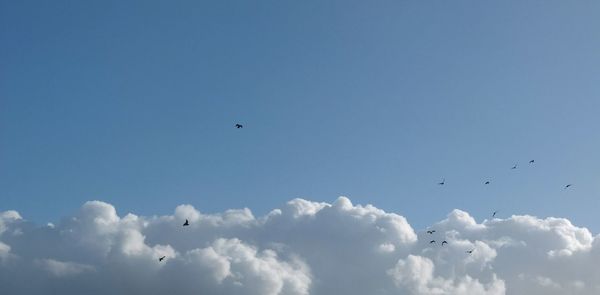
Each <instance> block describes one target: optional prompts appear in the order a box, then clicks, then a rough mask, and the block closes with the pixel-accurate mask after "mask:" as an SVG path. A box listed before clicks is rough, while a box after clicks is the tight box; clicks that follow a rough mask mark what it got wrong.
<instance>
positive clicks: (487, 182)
mask: <svg viewBox="0 0 600 295" xmlns="http://www.w3.org/2000/svg"><path fill="white" fill-rule="evenodd" d="M235 128H237V129H240V128H244V125H242V124H239V123H237V124H235ZM534 163H535V160H530V161H529V164H530V165H531V164H534ZM517 167H518V165H517V164H515V165H514V166H512V167H511V168H510V169H511V170H514V169H517ZM490 183H491V181H490V180H486V181H485V182H484V183H483V184H485V185H488V184H490ZM445 184H446V179H445V178H442V181H440V182H438V185H445ZM571 186H573V184H571V183H569V184H567V185H565V187H564V188H565V189H567V188H570V187H571ZM497 213H498V211H494V212H493V213H492V218H494V217H496V214H497ZM189 225H190V222H189V220H187V219H186V220H185V222H184V223H183V225H182V226H184V227H185V226H189ZM427 233H428V234H429V235H433V234H434V233H435V230H428V231H427ZM429 244H437V242H436V240H431V241H429ZM447 244H448V241H446V240H444V241H442V243H441V245H442V247H443V246H444V245H447ZM473 251H475V249H471V250H467V251H466V253H467V254H472V253H473ZM166 257H167V256H161V257H159V258H158V261H159V262H161V261H163V260H165V258H166Z"/></svg>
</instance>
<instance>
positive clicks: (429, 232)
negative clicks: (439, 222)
mask: <svg viewBox="0 0 600 295" xmlns="http://www.w3.org/2000/svg"><path fill="white" fill-rule="evenodd" d="M434 232H435V229H434V230H428V231H427V233H428V234H433V233H434Z"/></svg>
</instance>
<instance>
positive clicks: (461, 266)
mask: <svg viewBox="0 0 600 295" xmlns="http://www.w3.org/2000/svg"><path fill="white" fill-rule="evenodd" d="M185 219H188V220H189V221H190V224H191V225H190V226H189V227H182V226H181V224H182V223H183V221H184V220H185ZM428 229H435V230H436V232H435V233H434V234H433V235H430V234H427V233H426V232H425V231H426V230H427V229H423V230H418V231H415V230H414V229H413V228H412V227H411V225H410V224H409V223H408V221H407V220H406V219H405V218H404V217H402V216H400V215H398V214H394V213H389V212H385V211H383V210H381V209H378V208H376V207H374V206H372V205H365V206H362V205H354V204H352V202H351V201H350V200H349V199H348V198H345V197H340V198H338V199H337V200H336V201H335V202H333V203H331V204H329V203H323V202H311V201H307V200H303V199H294V200H291V201H289V202H288V203H287V204H285V205H284V206H282V207H281V208H279V209H275V210H273V211H271V212H270V213H268V214H266V215H265V216H260V217H255V216H254V215H253V214H252V212H251V211H250V210H249V209H232V210H227V211H225V212H223V213H219V214H204V213H202V212H201V211H199V210H198V209H196V208H194V207H193V206H191V205H180V206H178V207H176V208H175V210H174V212H173V214H172V215H166V216H137V215H134V214H132V213H130V214H126V215H124V216H119V215H118V214H117V210H116V209H115V208H114V207H113V206H112V205H110V204H107V203H104V202H100V201H91V202H87V203H85V204H83V206H82V207H81V208H80V209H79V211H78V212H75V213H74V214H73V215H72V216H71V217H66V218H64V219H62V220H61V221H60V222H56V223H53V224H48V225H44V226H37V225H35V224H32V223H31V222H28V221H27V220H26V219H23V218H22V217H21V216H20V214H19V213H18V212H16V211H6V212H0V293H2V294H25V295H28V294H49V293H52V294H65V295H69V294H133V295H135V294H184V295H185V294H199V293H202V294H223V295H228V294H256V295H277V294H282V295H288V294H289V295H307V294H316V295H320V294H347V295H364V294H370V295H371V294H372V295H377V294H456V295H459V294H491V295H496V294H531V295H536V294H600V283H599V282H600V271H599V270H598V269H597V268H596V265H598V264H599V263H600V239H599V238H598V236H593V235H592V233H591V232H590V231H589V230H587V229H586V228H583V227H577V226H575V225H573V224H572V223H571V222H570V221H569V220H567V219H562V218H545V219H541V218H537V217H534V216H527V215H524V216H511V217H509V218H506V219H498V218H496V219H492V220H484V221H482V222H477V221H476V220H475V219H474V218H473V217H472V216H470V215H469V214H468V213H467V212H464V211H461V210H454V211H452V212H450V213H449V214H448V216H447V217H446V218H445V219H443V220H441V221H439V222H437V223H435V224H432V225H431V226H430V227H429V228H428ZM431 239H436V240H437V241H438V243H437V244H430V243H429V241H430V240H431ZM442 240H446V241H448V244H447V245H444V246H442V245H441V244H440V242H441V241H442ZM471 250H472V251H473V252H472V253H470V254H469V253H467V251H471ZM162 256H166V258H165V260H163V261H162V262H159V261H158V258H159V257H162Z"/></svg>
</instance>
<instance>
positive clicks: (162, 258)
mask: <svg viewBox="0 0 600 295" xmlns="http://www.w3.org/2000/svg"><path fill="white" fill-rule="evenodd" d="M165 257H167V256H163V257H160V258H158V261H159V262H160V261H163V260H165Z"/></svg>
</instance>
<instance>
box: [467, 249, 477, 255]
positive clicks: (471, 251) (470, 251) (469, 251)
mask: <svg viewBox="0 0 600 295" xmlns="http://www.w3.org/2000/svg"><path fill="white" fill-rule="evenodd" d="M473 251H475V249H473V250H468V251H466V252H465V253H469V254H471V253H473Z"/></svg>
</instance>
